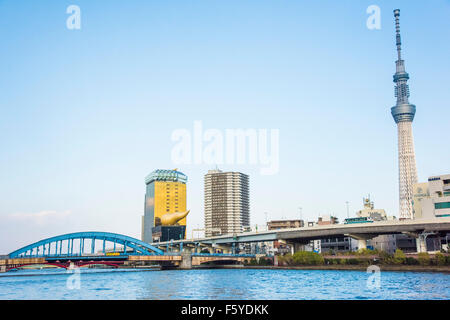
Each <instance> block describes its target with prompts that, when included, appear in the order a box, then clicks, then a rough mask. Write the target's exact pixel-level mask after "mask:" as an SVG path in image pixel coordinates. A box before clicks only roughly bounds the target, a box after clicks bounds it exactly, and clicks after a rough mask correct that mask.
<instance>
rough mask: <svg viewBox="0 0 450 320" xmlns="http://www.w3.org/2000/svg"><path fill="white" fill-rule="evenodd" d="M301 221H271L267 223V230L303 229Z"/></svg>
mask: <svg viewBox="0 0 450 320" xmlns="http://www.w3.org/2000/svg"><path fill="white" fill-rule="evenodd" d="M304 225H305V223H304V221H303V220H272V221H269V222H268V223H267V229H268V230H278V229H290V228H303V227H304Z"/></svg>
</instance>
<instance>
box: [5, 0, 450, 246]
mask: <svg viewBox="0 0 450 320" xmlns="http://www.w3.org/2000/svg"><path fill="white" fill-rule="evenodd" d="M70 5H77V6H78V7H79V8H80V22H81V23H80V29H69V28H68V27H67V20H68V19H69V18H70V17H71V16H72V13H71V12H70V13H67V12H66V10H67V8H68V7H69V6H70ZM370 5H376V6H378V7H379V8H380V27H381V28H380V29H369V28H368V27H367V24H366V22H367V20H368V18H369V17H370V16H371V14H368V13H367V8H368V7H369V6H370ZM395 8H399V9H401V17H400V21H401V30H402V42H403V44H402V49H403V52H402V53H403V59H404V60H405V64H406V70H407V72H408V73H409V74H410V80H409V85H410V90H411V97H410V102H411V103H413V104H415V105H416V107H417V113H416V118H415V119H414V123H413V131H414V140H415V150H416V159H417V170H418V175H419V181H426V179H427V178H428V177H429V176H432V175H439V174H448V173H450V161H449V159H450V148H448V141H449V138H450V131H449V123H450V122H449V119H450V108H449V101H450V91H449V90H448V89H449V82H448V79H447V78H446V77H447V75H448V74H450V59H449V53H450V41H449V39H450V22H449V21H450V19H449V17H450V1H449V0H436V1H433V5H430V4H429V3H427V2H419V1H406V0H405V1H376V0H372V1H350V0H347V1H331V0H330V1H325V0H322V1H306V0H305V1H300V0H295V1H294V0H258V1H256V0H246V1H241V0H239V1H238V0H230V1H218V0H197V1H191V0H171V1H161V0H158V1H156V0H153V1H144V0H142V1H137V0H130V1H118V0H111V1H101V0H89V1H87V0H86V1H83V0H71V1H63V0H59V1H44V0H40V1H33V0H28V1H25V0H24V1H14V0H0V39H2V41H1V45H0V70H1V75H2V76H1V77H0V132H1V134H0V254H7V253H9V252H11V251H13V250H15V249H17V248H19V247H21V246H24V245H26V244H29V243H32V242H35V241H38V240H40V239H43V238H47V237H50V236H55V235H59V234H64V233H69V232H77V231H108V232H116V233H121V234H125V235H129V236H132V237H137V238H140V235H141V216H142V215H143V209H144V194H145V183H144V178H145V176H146V175H147V174H149V173H150V172H151V171H153V170H155V169H174V168H178V169H179V170H180V171H182V172H183V173H185V174H186V175H187V176H188V179H189V180H188V185H187V194H188V195H187V206H188V208H189V209H190V210H191V213H190V214H189V216H188V231H187V232H188V237H190V236H191V233H192V229H194V228H202V227H203V223H204V220H203V215H204V212H203V176H204V175H205V174H206V173H207V171H208V170H210V169H214V168H215V167H216V165H213V164H211V163H205V162H204V161H202V162H201V163H194V162H192V163H185V164H181V165H180V164H178V163H174V161H173V156H172V152H173V149H174V146H175V145H176V143H175V142H174V141H173V140H172V135H173V134H174V132H177V130H181V129H184V130H185V131H187V132H191V133H192V134H193V133H194V125H195V121H200V122H201V124H202V126H203V129H204V130H208V129H212V130H215V132H219V133H223V134H224V133H225V132H226V130H229V129H239V128H240V129H245V130H247V129H251V130H257V131H258V130H267V131H268V132H270V130H272V129H274V130H278V132H279V140H278V141H279V149H278V150H279V151H278V152H277V154H276V155H277V158H278V159H279V168H278V170H277V171H276V172H275V173H273V174H270V175H267V174H266V175H264V174H261V170H260V169H261V165H260V164H251V163H248V162H246V163H244V164H239V163H234V164H221V165H218V167H219V168H220V169H222V170H224V171H239V172H243V173H246V174H248V175H249V176H250V220H251V224H252V225H255V224H259V225H263V224H264V223H265V221H266V217H267V218H268V220H271V219H282V218H284V219H298V218H300V217H301V218H303V219H305V220H309V221H312V220H317V217H318V216H319V215H326V214H333V215H336V216H337V217H339V218H340V219H341V220H343V219H344V218H346V217H347V207H346V202H347V201H348V202H349V212H350V216H354V215H355V212H356V211H357V210H359V209H360V208H361V207H362V199H363V197H365V196H367V195H369V194H370V197H371V199H372V200H373V201H374V202H375V207H376V208H383V209H385V210H386V211H387V213H388V215H394V216H398V165H397V129H396V125H395V122H394V120H393V119H392V116H391V114H390V108H391V107H392V106H394V105H395V98H394V83H393V82H392V75H393V74H394V73H395V60H396V51H395V28H394V17H393V13H392V10H393V9H395ZM299 208H301V209H299ZM265 213H267V215H266V214H265Z"/></svg>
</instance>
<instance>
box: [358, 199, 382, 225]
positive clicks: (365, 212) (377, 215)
mask: <svg viewBox="0 0 450 320" xmlns="http://www.w3.org/2000/svg"><path fill="white" fill-rule="evenodd" d="M363 205H364V209H362V210H359V211H358V212H357V213H356V215H357V216H358V217H366V218H372V219H373V221H382V220H387V215H386V211H385V210H384V209H374V204H373V202H372V201H370V197H367V198H363Z"/></svg>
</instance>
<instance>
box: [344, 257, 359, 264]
mask: <svg viewBox="0 0 450 320" xmlns="http://www.w3.org/2000/svg"><path fill="white" fill-rule="evenodd" d="M359 262H360V260H358V259H353V258H352V259H347V261H346V263H347V264H350V265H357V264H359Z"/></svg>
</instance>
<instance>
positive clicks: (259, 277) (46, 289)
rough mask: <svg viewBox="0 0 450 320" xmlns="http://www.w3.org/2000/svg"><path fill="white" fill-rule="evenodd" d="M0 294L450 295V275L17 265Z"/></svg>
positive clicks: (0, 283) (3, 277)
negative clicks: (20, 267) (69, 268)
mask: <svg viewBox="0 0 450 320" xmlns="http://www.w3.org/2000/svg"><path fill="white" fill-rule="evenodd" d="M0 299H2V300H10V299H18V300H21V299H31V300H34V299H50V300H54V299H58V300H59V299H77V300H78V299H199V300H205V299H218V300H223V299H230V300H236V299H237V300H253V299H263V300H266V299H274V300H298V299H311V300H316V299H353V300H363V299H446V300H448V299H450V274H445V273H427V272H389V271H382V272H380V273H379V274H368V273H366V272H365V271H336V270H266V269H201V270H165V271H159V270H152V271H148V270H135V269H114V270H111V269H79V271H65V270H64V269H49V270H45V269H44V270H20V271H16V272H7V273H3V274H0Z"/></svg>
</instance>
